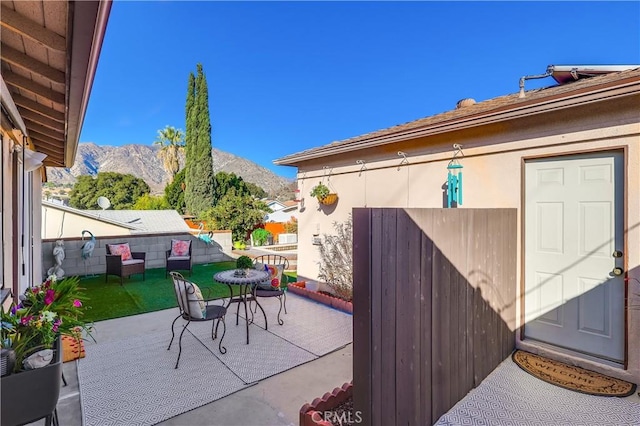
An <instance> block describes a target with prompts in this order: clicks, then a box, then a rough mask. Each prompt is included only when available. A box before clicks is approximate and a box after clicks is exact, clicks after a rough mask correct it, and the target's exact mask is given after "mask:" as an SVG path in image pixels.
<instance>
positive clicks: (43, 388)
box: [0, 337, 62, 426]
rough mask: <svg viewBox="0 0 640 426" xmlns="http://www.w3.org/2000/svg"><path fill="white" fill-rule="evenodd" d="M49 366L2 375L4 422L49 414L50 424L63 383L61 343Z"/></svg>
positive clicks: (5, 425)
mask: <svg viewBox="0 0 640 426" xmlns="http://www.w3.org/2000/svg"><path fill="white" fill-rule="evenodd" d="M53 349H54V355H53V361H51V364H49V365H47V366H46V367H42V368H36V369H35V370H27V371H22V372H20V373H14V374H10V375H8V376H5V377H2V378H1V379H0V387H1V401H2V415H1V419H2V422H1V424H2V426H18V425H23V424H26V423H31V422H34V421H36V420H39V419H42V418H45V417H46V418H47V421H46V424H51V421H52V419H53V412H54V410H55V408H56V405H57V404H58V397H59V396H60V386H61V384H62V354H61V352H62V344H61V342H60V337H58V339H57V340H56V342H55V344H54V346H53Z"/></svg>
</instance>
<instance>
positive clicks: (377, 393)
mask: <svg viewBox="0 0 640 426" xmlns="http://www.w3.org/2000/svg"><path fill="white" fill-rule="evenodd" d="M371 229H372V232H371V258H372V259H380V258H381V257H382V256H383V254H384V253H383V250H384V249H383V247H384V244H383V242H382V236H383V232H382V212H381V211H380V210H373V211H372V212H371ZM382 287H383V285H382V265H381V263H380V262H376V263H372V264H371V318H372V323H371V357H372V363H373V368H372V371H371V401H372V403H371V418H373V419H379V418H380V417H381V416H382V403H383V399H384V392H383V381H382V356H381V346H382V331H381V329H382V327H381V324H380V321H381V320H384V317H383V316H382V300H383V297H382Z"/></svg>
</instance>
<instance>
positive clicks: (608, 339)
mask: <svg viewBox="0 0 640 426" xmlns="http://www.w3.org/2000/svg"><path fill="white" fill-rule="evenodd" d="M622 159H623V157H622V154H620V153H611V152H606V153H594V154H587V155H576V156H569V157H555V158H547V159H540V160H533V161H527V162H526V165H525V219H524V220H525V331H524V333H525V337H526V338H528V339H535V340H540V341H542V342H546V343H550V344H552V345H555V346H560V347H564V348H568V349H571V350H574V351H577V352H582V353H585V354H589V355H593V356H596V357H600V358H605V359H608V360H612V361H617V362H621V361H623V359H624V283H623V279H622V276H616V275H615V274H614V273H613V269H614V267H616V266H617V267H622V266H623V262H622V259H623V257H617V258H616V257H614V252H615V251H619V252H620V253H617V255H620V256H624V255H625V254H624V253H621V252H622V250H623V204H624V203H623V197H624V191H623V162H622ZM618 272H619V271H618Z"/></svg>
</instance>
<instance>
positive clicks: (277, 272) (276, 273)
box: [255, 262, 284, 290]
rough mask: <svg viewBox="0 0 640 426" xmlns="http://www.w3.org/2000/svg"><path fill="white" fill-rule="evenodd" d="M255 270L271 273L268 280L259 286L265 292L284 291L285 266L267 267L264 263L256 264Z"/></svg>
mask: <svg viewBox="0 0 640 426" xmlns="http://www.w3.org/2000/svg"><path fill="white" fill-rule="evenodd" d="M255 268H256V269H257V270H259V271H266V272H268V273H269V278H267V280H265V281H263V282H261V283H259V284H258V287H259V288H261V289H264V290H282V288H283V287H284V286H283V285H282V274H283V272H284V265H266V264H264V263H260V262H256V265H255Z"/></svg>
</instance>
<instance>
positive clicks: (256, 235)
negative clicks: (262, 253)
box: [251, 228, 271, 246]
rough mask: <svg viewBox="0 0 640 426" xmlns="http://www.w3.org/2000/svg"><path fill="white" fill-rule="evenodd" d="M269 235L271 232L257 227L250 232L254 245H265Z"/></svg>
mask: <svg viewBox="0 0 640 426" xmlns="http://www.w3.org/2000/svg"><path fill="white" fill-rule="evenodd" d="M270 235H271V232H269V231H267V230H266V229H263V228H258V229H256V230H254V231H253V232H252V233H251V236H252V237H253V243H254V244H255V245H256V246H263V245H265V244H266V242H267V240H268V239H269V236H270Z"/></svg>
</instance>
